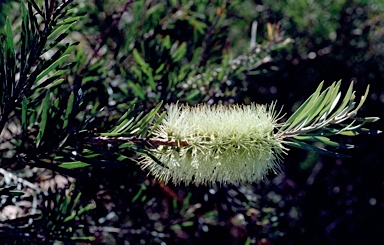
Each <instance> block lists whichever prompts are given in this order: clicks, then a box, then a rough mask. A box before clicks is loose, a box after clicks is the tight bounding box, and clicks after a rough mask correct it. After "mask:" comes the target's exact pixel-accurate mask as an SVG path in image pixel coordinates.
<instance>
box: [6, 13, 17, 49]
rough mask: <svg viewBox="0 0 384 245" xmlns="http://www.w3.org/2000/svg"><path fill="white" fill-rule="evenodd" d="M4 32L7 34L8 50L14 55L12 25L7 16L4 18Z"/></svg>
mask: <svg viewBox="0 0 384 245" xmlns="http://www.w3.org/2000/svg"><path fill="white" fill-rule="evenodd" d="M5 32H6V34H7V44H8V47H9V52H10V53H11V55H12V56H14V55H15V47H14V45H13V34H12V25H11V21H10V20H9V18H8V17H7V20H6V25H5Z"/></svg>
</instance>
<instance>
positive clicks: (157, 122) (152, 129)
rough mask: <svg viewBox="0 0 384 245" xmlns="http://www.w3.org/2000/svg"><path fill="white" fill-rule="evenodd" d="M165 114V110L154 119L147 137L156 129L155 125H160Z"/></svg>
mask: <svg viewBox="0 0 384 245" xmlns="http://www.w3.org/2000/svg"><path fill="white" fill-rule="evenodd" d="M166 115H167V113H166V112H165V111H164V112H163V113H162V114H161V115H160V117H159V118H158V119H157V120H156V123H155V124H154V125H153V126H152V128H151V131H149V133H148V135H147V137H150V136H151V135H152V133H153V132H154V131H155V130H156V129H157V127H158V126H159V125H160V123H161V121H163V119H164V118H165V116H166Z"/></svg>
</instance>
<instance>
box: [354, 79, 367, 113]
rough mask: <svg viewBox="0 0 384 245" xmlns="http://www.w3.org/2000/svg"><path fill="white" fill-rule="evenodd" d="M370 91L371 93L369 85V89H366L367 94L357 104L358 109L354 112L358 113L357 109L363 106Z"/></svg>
mask: <svg viewBox="0 0 384 245" xmlns="http://www.w3.org/2000/svg"><path fill="white" fill-rule="evenodd" d="M368 93H369V85H368V86H367V89H366V90H365V94H364V95H363V96H362V97H361V99H360V103H359V105H358V106H356V109H355V110H353V112H355V113H357V111H358V110H359V109H360V108H361V107H362V106H363V104H364V102H365V100H366V99H367V97H368Z"/></svg>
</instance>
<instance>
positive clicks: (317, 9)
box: [0, 0, 384, 244]
mask: <svg viewBox="0 0 384 245" xmlns="http://www.w3.org/2000/svg"><path fill="white" fill-rule="evenodd" d="M36 2H38V3H39V2H43V1H36ZM57 2H60V1H57ZM0 9H1V15H0V26H4V25H5V22H6V16H9V18H10V22H11V23H12V26H13V27H15V29H14V35H15V36H16V38H17V35H16V33H17V26H18V23H20V21H21V19H20V18H21V17H20V16H21V14H20V13H21V6H20V2H19V1H0ZM67 9H68V10H71V11H70V12H71V13H70V14H72V16H75V17H79V18H78V20H77V22H76V25H75V26H74V27H73V30H71V32H70V33H69V35H68V36H67V37H66V38H65V40H66V41H67V42H69V43H75V42H79V44H78V45H77V47H76V48H75V49H74V51H73V52H72V53H71V55H70V56H69V58H68V59H69V60H70V63H69V64H72V65H70V66H69V68H68V72H67V73H65V74H64V75H63V77H64V79H65V82H63V83H62V84H60V85H59V86H58V87H57V90H55V91H52V95H51V96H56V97H57V98H61V99H63V100H70V98H71V93H72V94H75V99H74V100H75V101H77V103H78V105H77V108H76V113H72V114H74V115H73V120H72V121H70V122H67V124H68V125H70V126H71V125H72V126H71V127H72V128H75V127H77V128H76V130H77V129H79V130H80V129H81V130H83V131H81V132H86V134H97V133H100V132H107V131H108V130H110V129H111V128H112V127H113V126H114V125H115V124H116V122H117V121H118V120H119V118H121V117H122V115H123V114H124V113H125V112H126V111H127V110H128V109H129V108H133V105H136V106H137V107H138V106H141V107H140V108H141V110H143V111H145V112H148V111H150V110H151V109H153V108H154V107H155V106H156V105H157V104H158V103H159V102H160V101H164V103H165V104H166V103H171V102H176V101H182V102H188V103H190V104H196V103H200V102H206V103H210V104H213V103H250V102H256V103H271V102H272V101H275V100H277V104H278V105H279V106H282V105H284V107H283V112H286V113H287V114H288V115H290V114H291V113H292V112H293V111H295V109H297V108H298V106H299V105H300V104H301V103H302V102H303V101H304V99H306V98H307V97H308V96H309V95H310V94H311V93H312V92H313V91H315V89H316V87H317V86H318V84H319V83H320V82H321V81H322V80H324V81H325V85H330V84H331V83H332V82H334V81H337V80H340V79H342V81H343V85H342V86H344V89H345V90H346V88H347V87H348V85H349V82H350V81H351V80H352V81H354V83H355V89H356V90H357V91H358V92H360V93H358V95H360V94H362V93H363V92H364V90H365V88H366V86H367V85H368V84H370V86H371V90H370V97H369V98H368V99H367V101H366V103H365V105H364V106H363V108H362V109H361V112H360V113H361V115H362V116H378V117H381V118H383V117H384V115H383V114H384V113H383V111H384V104H383V103H384V62H383V61H384V59H383V58H384V2H382V1H381V0H351V1H346V0H336V1H331V0H324V1H317V0H285V1H272V0H264V1H261V0H259V1H258V0H254V1H251V0H246V1H236V0H235V1H224V0H215V1H205V0H196V1H184V0H170V1H156V0H147V1H129V0H128V1H118V0H105V1H84V0H77V1H73V3H71V4H70V5H69V6H68V8H67ZM254 21H257V32H256V33H257V35H256V43H257V45H259V46H257V47H259V48H260V50H259V51H257V52H254V51H253V50H252V49H250V43H251V39H252V38H251V36H252V35H251V34H252V23H253V22H254ZM3 30H4V29H2V30H1V32H4V31H3ZM286 38H291V39H292V40H294V42H293V43H290V44H287V43H284V40H286ZM242 55H243V56H242ZM244 55H245V56H246V57H248V61H250V60H251V58H252V62H248V63H246V64H244V63H241V65H238V64H237V63H236V60H238V61H239V60H241V57H244ZM252 55H253V56H252ZM71 62H74V63H71ZM231 62H232V63H231ZM239 62H240V61H239ZM232 66H235V67H232ZM231 69H232V70H231ZM223 70H224V71H226V70H231V72H230V73H228V74H227V73H225V72H224V73H222V74H221V73H220V72H221V71H223ZM216 71H217V73H219V74H214V72H216ZM203 74H205V75H203ZM72 96H73V95H72ZM40 97H41V96H40ZM37 98H39V96H38V95H36V98H35V99H36V100H37ZM42 98H44V94H43V96H42ZM39 106H40V104H38V105H37V108H40V107H39ZM60 106H61V105H58V107H57V108H61V107H60ZM63 106H64V107H66V106H67V104H64V105H63ZM137 107H136V108H137ZM41 108H42V107H41ZM41 108H40V111H41ZM102 108H104V109H103V110H102V111H101V109H102ZM64 111H65V110H64V109H63V112H64ZM31 113H32V112H31ZM72 114H71V115H72ZM36 118H39V116H38V115H37V116H36ZM81 118H92V120H89V121H87V123H86V125H85V126H84V125H83V124H81V122H82V120H81ZM36 120H37V119H36ZM50 120H53V121H52V122H51V123H50V124H48V126H47V127H48V129H49V130H52V131H51V132H50V134H51V135H55V136H56V135H58V138H60V137H59V136H60V135H61V133H62V132H61V131H60V129H57V128H55V127H54V125H55V124H56V121H54V120H56V119H55V117H52V118H51V119H50ZM57 120H59V119H57ZM11 121H12V120H11ZM12 122H14V123H15V124H17V122H18V121H17V120H16V119H14V120H13V121H12ZM80 124H81V125H82V126H81V127H80V126H78V125H80ZM9 125H10V124H9ZM9 125H8V126H9ZM31 125H33V122H31ZM50 125H51V126H50ZM52 125H53V126H52ZM371 127H374V128H377V129H382V128H383V121H382V120H381V121H379V122H377V123H375V124H373V125H372V126H371ZM31 130H32V132H33V127H32V129H31ZM79 132H80V131H79ZM17 135H19V134H18V133H17V132H16V131H12V129H9V130H7V131H6V133H4V132H3V134H2V135H1V137H2V138H1V139H2V140H1V145H0V149H1V154H2V161H1V163H0V164H1V167H2V168H3V170H4V171H2V172H1V173H0V187H4V189H0V192H4V193H6V195H4V196H2V199H1V200H2V201H1V204H0V214H1V215H0V218H1V220H2V222H3V224H2V225H0V236H1V238H0V239H1V240H3V241H4V242H5V243H9V244H23V243H26V242H28V243H40V242H44V241H45V242H46V241H55V240H56V241H64V242H69V241H74V240H76V239H77V240H78V241H82V242H84V243H93V244H201V243H202V242H203V241H204V242H205V243H208V242H211V243H215V244H370V243H373V244H377V243H380V241H384V233H383V232H382V231H383V230H384V221H383V219H382V217H384V174H383V172H384V166H383V163H382V160H381V159H383V150H382V146H383V138H382V136H380V135H378V136H377V135H374V136H372V135H359V136H356V137H352V138H350V139H341V140H344V142H345V143H349V141H353V142H354V144H355V145H357V146H358V148H356V149H353V150H349V151H343V152H342V153H345V154H348V155H350V156H351V157H350V158H347V159H337V158H331V157H327V156H321V155H318V154H317V153H314V152H305V151H301V150H297V149H291V150H290V151H289V154H288V155H287V156H286V157H285V159H284V163H283V164H282V170H283V171H282V173H280V174H278V175H274V174H271V175H269V176H268V178H267V179H265V181H262V182H260V183H254V184H244V185H218V186H212V187H204V186H199V187H196V186H173V185H172V184H167V185H165V184H164V183H161V182H158V181H156V180H155V179H153V178H152V177H151V176H147V173H146V172H145V171H143V170H141V169H140V167H139V166H138V165H136V164H135V163H134V162H133V161H130V160H129V159H128V160H126V161H121V160H120V159H119V158H118V157H117V156H115V155H113V154H111V155H108V154H107V153H105V152H104V151H103V150H100V149H92V150H94V151H96V150H100V152H101V151H103V154H104V155H102V157H95V161H94V162H92V165H91V167H87V168H79V169H77V168H76V169H70V168H68V169H67V168H66V169H63V168H58V167H57V165H56V166H53V165H54V162H48V163H47V160H46V159H49V158H50V156H51V155H52V154H53V152H54V151H53V150H52V149H51V148H50V147H51V146H52V145H55V144H59V142H58V141H57V140H56V141H55V140H51V139H49V138H41V139H40V140H41V143H40V145H39V144H37V145H38V146H37V148H36V149H35V148H33V147H32V145H33V142H35V140H36V138H39V136H38V135H37V136H36V135H35V138H33V139H31V138H28V137H27V136H25V135H24V136H23V135H21V136H20V137H27V138H26V139H25V140H22V142H24V143H23V144H21V145H15V144H12V141H11V140H6V139H8V138H15V137H16V136H17ZM80 135H81V134H80ZM7 137H8V138H7ZM63 138H65V136H64V137H63ZM69 138H70V140H72V141H69V143H65V144H70V143H72V144H73V145H74V146H73V148H68V149H71V151H80V150H79V149H78V147H80V146H76V143H77V141H76V137H74V138H73V139H72V138H71V137H69ZM44 140H45V141H44ZM25 142H27V143H28V144H26V143H25ZM27 146H28V147H29V148H28V147H27ZM48 146H49V147H48ZM68 147H70V146H68ZM105 147H107V146H105ZM112 148H113V147H112ZM108 150H110V149H108ZM112 150H114V149H112ZM119 150H121V152H123V153H122V154H125V156H131V155H132V152H130V151H129V149H128V150H126V151H125V152H124V149H119ZM55 152H56V151H55ZM32 155H34V156H38V157H32ZM103 157H104V158H103ZM133 158H134V157H133ZM18 191H23V193H25V192H27V193H29V195H24V196H20V193H19V192H18ZM21 194H22V193H21ZM25 196H27V197H25ZM10 197H12V198H10ZM15 207H16V208H15ZM15 210H16V211H15ZM74 210H77V212H75V213H74ZM59 221H60V222H61V223H60V222H59ZM47 224H48V225H47ZM23 234H24V235H23ZM26 234H28V235H26Z"/></svg>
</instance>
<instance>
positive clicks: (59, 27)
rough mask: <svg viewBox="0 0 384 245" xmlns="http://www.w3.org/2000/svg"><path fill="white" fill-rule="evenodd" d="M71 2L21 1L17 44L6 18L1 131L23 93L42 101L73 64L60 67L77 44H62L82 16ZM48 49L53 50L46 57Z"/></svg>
mask: <svg viewBox="0 0 384 245" xmlns="http://www.w3.org/2000/svg"><path fill="white" fill-rule="evenodd" d="M71 2H72V0H68V1H63V2H62V4H61V5H59V6H57V3H56V1H48V0H45V1H44V3H41V4H42V5H43V6H39V4H37V3H36V2H35V1H28V2H27V3H25V2H24V1H22V2H21V10H22V11H21V14H22V22H21V36H20V47H19V46H15V44H14V42H15V36H14V35H13V30H12V29H13V27H12V24H11V21H10V19H9V18H7V20H6V25H5V35H3V36H0V42H1V43H0V80H1V88H2V89H1V90H0V100H1V104H0V131H3V129H4V126H5V125H6V123H7V122H8V120H9V119H10V115H12V114H13V113H14V112H15V110H16V109H17V108H20V107H21V103H22V101H23V98H24V97H30V96H32V95H34V96H33V100H34V101H36V102H38V101H41V100H42V99H43V98H44V95H43V94H44V93H45V92H46V91H47V89H54V88H55V87H57V86H58V85H60V84H61V83H62V82H63V81H64V79H61V77H62V75H63V74H65V73H66V72H67V71H68V70H70V69H71V68H72V67H73V65H74V64H73V63H70V64H66V65H64V66H61V67H60V65H61V64H62V63H63V62H64V61H65V60H66V59H67V58H68V56H69V53H70V52H71V51H72V50H73V49H74V47H75V46H76V45H77V44H76V43H75V44H61V41H62V40H63V39H64V38H65V37H66V36H67V35H68V34H69V33H70V31H71V30H73V28H74V26H75V24H76V21H77V20H78V18H79V17H78V16H75V15H74V13H73V12H71V11H69V10H68V9H67V6H68V5H69V4H70V3H71ZM48 52H52V54H50V55H49V58H45V57H46V56H48V55H45V54H47V53H48ZM55 70H56V71H55ZM49 74H50V75H51V76H49V77H47V75H49ZM39 94H40V95H39Z"/></svg>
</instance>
